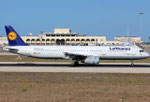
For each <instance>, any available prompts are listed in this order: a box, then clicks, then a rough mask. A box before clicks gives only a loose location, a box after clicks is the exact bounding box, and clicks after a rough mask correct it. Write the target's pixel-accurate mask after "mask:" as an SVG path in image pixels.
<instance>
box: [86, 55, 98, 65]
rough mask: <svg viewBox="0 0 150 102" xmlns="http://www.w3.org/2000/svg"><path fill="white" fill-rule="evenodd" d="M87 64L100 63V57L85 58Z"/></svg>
mask: <svg viewBox="0 0 150 102" xmlns="http://www.w3.org/2000/svg"><path fill="white" fill-rule="evenodd" d="M84 63H85V64H99V57H97V56H88V57H87V58H86V59H85V60H84Z"/></svg>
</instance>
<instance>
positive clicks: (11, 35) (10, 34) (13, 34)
mask: <svg viewBox="0 0 150 102" xmlns="http://www.w3.org/2000/svg"><path fill="white" fill-rule="evenodd" d="M8 38H9V40H15V39H16V38H17V34H16V33H15V32H10V33H9V34H8Z"/></svg>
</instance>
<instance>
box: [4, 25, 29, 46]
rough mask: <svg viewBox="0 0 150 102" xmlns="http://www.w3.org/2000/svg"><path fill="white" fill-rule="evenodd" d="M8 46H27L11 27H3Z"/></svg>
mask: <svg viewBox="0 0 150 102" xmlns="http://www.w3.org/2000/svg"><path fill="white" fill-rule="evenodd" d="M5 30H6V33H7V39H8V42H9V46H27V44H26V43H25V42H24V41H23V40H22V39H21V37H20V36H19V35H18V34H17V32H16V31H15V30H14V29H13V28H12V27H11V26H9V25H8V26H5Z"/></svg>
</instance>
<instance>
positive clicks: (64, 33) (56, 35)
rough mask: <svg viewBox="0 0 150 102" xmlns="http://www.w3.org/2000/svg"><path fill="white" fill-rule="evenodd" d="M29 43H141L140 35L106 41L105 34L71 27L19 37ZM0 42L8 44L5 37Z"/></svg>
mask: <svg viewBox="0 0 150 102" xmlns="http://www.w3.org/2000/svg"><path fill="white" fill-rule="evenodd" d="M21 38H22V39H23V40H24V41H25V42H26V43H27V44H29V45H122V44H124V42H125V41H127V40H128V39H130V41H133V42H134V43H141V42H142V40H141V38H140V37H115V39H114V41H107V40H106V36H86V35H84V34H79V33H72V31H71V29H69V28H68V29H54V32H53V33H43V32H42V34H38V35H37V36H32V34H31V33H29V34H28V36H22V37H21ZM0 44H1V45H3V44H6V45H7V44H8V41H7V38H6V37H0Z"/></svg>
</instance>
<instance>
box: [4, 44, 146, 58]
mask: <svg viewBox="0 0 150 102" xmlns="http://www.w3.org/2000/svg"><path fill="white" fill-rule="evenodd" d="M10 48H11V49H17V50H18V52H17V53H18V54H21V55H25V56H30V57H36V58H47V59H60V58H62V59H63V58H66V56H65V53H71V54H76V55H83V56H98V57H99V59H121V60H123V59H124V60H136V59H144V58H147V57H149V54H148V53H147V52H145V51H144V50H142V49H141V48H139V47H137V46H10V47H6V48H4V49H10Z"/></svg>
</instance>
